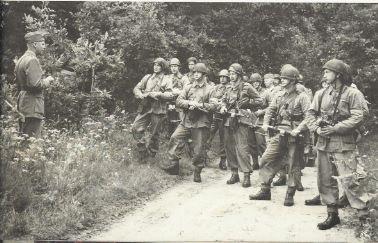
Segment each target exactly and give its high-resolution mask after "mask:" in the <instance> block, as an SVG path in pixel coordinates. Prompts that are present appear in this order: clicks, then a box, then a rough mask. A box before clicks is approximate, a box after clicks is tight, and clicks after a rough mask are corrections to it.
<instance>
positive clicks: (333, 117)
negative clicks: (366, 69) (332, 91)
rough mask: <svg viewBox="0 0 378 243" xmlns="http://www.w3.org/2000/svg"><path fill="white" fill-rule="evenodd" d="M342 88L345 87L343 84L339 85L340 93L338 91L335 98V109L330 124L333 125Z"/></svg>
mask: <svg viewBox="0 0 378 243" xmlns="http://www.w3.org/2000/svg"><path fill="white" fill-rule="evenodd" d="M344 86H345V85H344V84H342V85H341V87H340V91H339V94H338V96H337V100H336V105H335V109H334V110H333V114H332V123H333V124H335V118H336V113H337V107H338V106H339V104H340V100H341V95H342V93H343V89H344Z"/></svg>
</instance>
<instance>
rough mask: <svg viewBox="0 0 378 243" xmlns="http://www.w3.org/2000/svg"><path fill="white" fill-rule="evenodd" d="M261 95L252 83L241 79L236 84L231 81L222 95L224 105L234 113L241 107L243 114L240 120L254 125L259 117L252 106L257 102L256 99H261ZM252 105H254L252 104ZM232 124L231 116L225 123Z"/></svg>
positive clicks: (240, 111)
mask: <svg viewBox="0 0 378 243" xmlns="http://www.w3.org/2000/svg"><path fill="white" fill-rule="evenodd" d="M259 99H260V96H259V94H258V93H257V91H256V89H255V88H253V87H252V85H251V84H249V83H246V82H242V81H239V82H238V83H236V84H235V85H233V84H232V83H230V85H229V86H227V90H226V92H225V94H224V95H223V97H222V107H226V108H227V110H228V111H229V112H232V113H234V112H235V111H236V110H237V109H239V113H240V114H241V116H240V118H239V122H240V123H241V124H245V125H253V124H254V123H255V122H256V119H257V117H256V116H255V115H254V113H253V112H252V111H251V109H250V108H253V107H252V106H253V105H254V104H255V102H254V100H259ZM251 105H252V106H251ZM224 125H225V126H230V117H228V118H227V119H226V121H225V123H224Z"/></svg>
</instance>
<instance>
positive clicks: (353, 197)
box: [317, 150, 366, 212]
mask: <svg viewBox="0 0 378 243" xmlns="http://www.w3.org/2000/svg"><path fill="white" fill-rule="evenodd" d="M317 156H318V189H319V193H320V197H321V198H322V201H323V203H325V204H326V205H327V206H328V207H327V210H328V212H334V211H337V207H335V205H336V203H337V201H338V198H339V189H338V183H337V182H338V181H337V180H336V179H335V178H334V177H333V176H337V175H338V176H339V177H338V178H339V182H340V186H341V188H342V189H343V190H344V194H345V195H346V196H347V198H348V200H349V203H350V205H351V207H353V208H356V209H364V208H365V207H366V202H365V201H363V200H362V199H361V197H360V196H361V195H360V194H359V193H358V192H357V190H358V189H359V188H358V186H357V184H356V177H355V174H354V172H356V169H357V160H356V157H355V151H344V152H326V151H320V150H318V151H317Z"/></svg>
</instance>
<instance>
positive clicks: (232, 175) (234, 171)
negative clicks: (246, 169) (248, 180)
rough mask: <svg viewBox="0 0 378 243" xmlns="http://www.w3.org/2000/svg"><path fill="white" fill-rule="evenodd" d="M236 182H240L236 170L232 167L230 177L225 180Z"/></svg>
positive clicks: (228, 182) (231, 182)
mask: <svg viewBox="0 0 378 243" xmlns="http://www.w3.org/2000/svg"><path fill="white" fill-rule="evenodd" d="M237 182H240V178H239V174H238V170H237V169H236V170H235V169H232V174H231V178H230V179H229V180H228V181H227V184H229V185H230V184H235V183H237Z"/></svg>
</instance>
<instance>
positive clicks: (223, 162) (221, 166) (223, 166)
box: [219, 158, 227, 170]
mask: <svg viewBox="0 0 378 243" xmlns="http://www.w3.org/2000/svg"><path fill="white" fill-rule="evenodd" d="M219 169H221V170H227V165H226V158H221V159H220V161H219Z"/></svg>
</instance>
